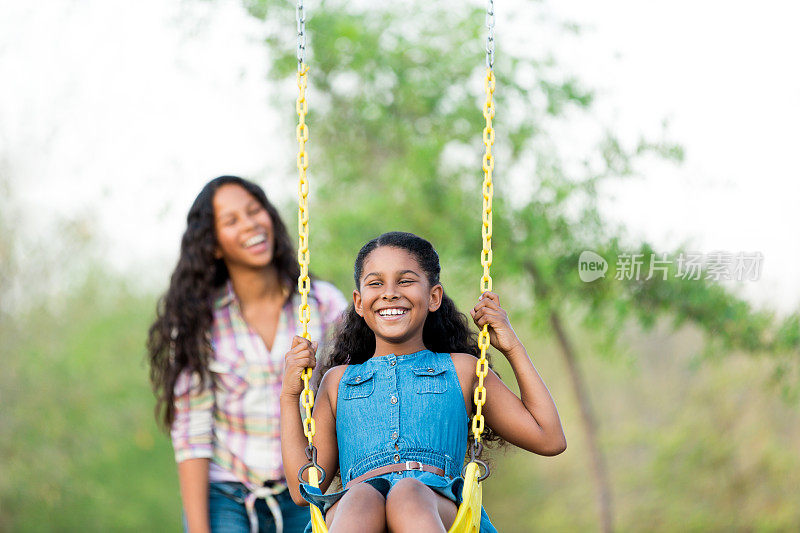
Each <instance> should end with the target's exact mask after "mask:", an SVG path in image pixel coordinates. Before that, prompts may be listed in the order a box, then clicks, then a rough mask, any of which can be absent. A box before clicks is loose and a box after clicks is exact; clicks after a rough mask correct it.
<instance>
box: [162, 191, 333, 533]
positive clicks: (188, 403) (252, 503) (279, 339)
mask: <svg viewBox="0 0 800 533" xmlns="http://www.w3.org/2000/svg"><path fill="white" fill-rule="evenodd" d="M299 273H300V268H299V266H298V264H297V258H296V254H295V251H294V247H293V246H292V241H291V239H290V237H289V234H288V232H287V231H286V226H285V225H284V224H283V222H282V221H281V219H280V217H279V215H278V212H277V211H276V209H275V208H274V207H273V206H272V204H270V203H269V201H268V200H267V197H266V195H265V194H264V191H263V190H262V189H261V188H260V187H259V186H258V185H256V184H254V183H251V182H249V181H246V180H243V179H241V178H238V177H235V176H221V177H219V178H216V179H214V180H212V181H210V182H209V183H208V184H206V186H205V187H204V188H203V190H202V191H201V192H200V194H199V195H198V196H197V198H196V199H195V201H194V203H193V204H192V207H191V208H190V210H189V215H188V217H187V227H186V231H185V233H184V234H183V239H182V242H181V253H180V258H179V259H178V264H177V266H176V267H175V271H174V272H173V273H172V277H171V280H170V286H169V289H168V290H167V292H166V294H165V295H164V296H163V298H162V299H161V301H160V302H159V306H158V310H157V317H156V320H155V322H154V323H153V325H152V326H151V327H150V332H149V339H148V350H149V353H150V379H151V382H152V385H153V389H154V391H155V393H156V395H157V397H158V404H157V406H156V412H157V416H158V418H159V419H160V420H161V421H162V422H163V424H164V426H165V427H166V428H169V429H170V433H171V437H172V443H173V447H174V449H175V460H176V462H177V463H178V477H179V479H180V487H181V497H182V499H183V508H184V516H185V521H184V524H185V527H186V529H187V530H188V531H190V532H191V533H195V532H200V533H204V532H207V531H213V532H218V531H226V532H240V531H241V532H246V531H259V530H260V531H276V532H281V531H283V532H285V533H292V532H294V531H302V530H303V528H304V527H305V525H306V523H307V522H308V518H309V516H308V510H307V509H304V508H300V507H298V506H296V505H295V504H294V503H293V502H292V499H291V497H290V495H289V492H288V491H287V490H286V483H285V477H286V476H285V474H284V471H283V464H282V461H281V448H280V444H281V443H280V401H279V396H280V391H281V383H282V379H283V362H284V361H283V354H284V353H286V352H287V351H288V350H289V348H290V346H291V341H292V338H293V337H294V336H295V335H297V334H299V331H300V324H299V321H298V320H297V318H296V314H295V311H296V308H297V304H298V302H299V295H298V293H297V278H298V275H299ZM310 296H311V297H310V298H309V305H310V306H311V307H312V309H311V316H312V317H315V318H316V320H313V322H312V323H311V324H310V325H309V334H310V336H311V340H312V341H314V342H315V343H319V342H321V341H324V339H325V337H326V334H327V333H328V332H329V330H330V329H331V326H332V324H333V322H334V321H336V320H337V319H338V318H339V315H340V314H341V312H342V311H343V310H344V309H345V307H346V302H345V300H344V297H343V296H342V294H341V293H340V292H339V291H338V290H336V288H334V287H333V286H332V285H331V284H329V283H325V282H322V281H312V284H311V295H310ZM298 408H299V407H298ZM288 475H291V476H294V475H295V473H294V472H290V473H288Z"/></svg>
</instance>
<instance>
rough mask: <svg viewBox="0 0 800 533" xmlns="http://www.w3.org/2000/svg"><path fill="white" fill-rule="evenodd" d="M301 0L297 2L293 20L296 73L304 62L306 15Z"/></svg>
mask: <svg viewBox="0 0 800 533" xmlns="http://www.w3.org/2000/svg"><path fill="white" fill-rule="evenodd" d="M304 9H305V8H304V7H303V0H297V8H296V9H295V18H296V19H297V71H298V72H299V71H301V70H302V69H303V64H304V63H305V62H306V15H305V11H304Z"/></svg>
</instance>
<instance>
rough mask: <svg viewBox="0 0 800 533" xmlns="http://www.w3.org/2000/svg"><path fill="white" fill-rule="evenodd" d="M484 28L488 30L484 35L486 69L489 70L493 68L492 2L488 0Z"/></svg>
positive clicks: (492, 0)
mask: <svg viewBox="0 0 800 533" xmlns="http://www.w3.org/2000/svg"><path fill="white" fill-rule="evenodd" d="M486 27H487V28H488V30H489V32H488V34H487V35H486V68H488V69H489V70H491V69H492V68H493V67H494V0H488V3H487V4H486Z"/></svg>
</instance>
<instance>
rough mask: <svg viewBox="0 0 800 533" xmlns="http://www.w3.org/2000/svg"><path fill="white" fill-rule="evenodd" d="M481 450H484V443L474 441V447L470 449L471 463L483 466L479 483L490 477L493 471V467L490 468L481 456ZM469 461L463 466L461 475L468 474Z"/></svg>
mask: <svg viewBox="0 0 800 533" xmlns="http://www.w3.org/2000/svg"><path fill="white" fill-rule="evenodd" d="M481 452H483V443H482V442H478V441H473V442H472V447H471V448H470V449H469V463H475V464H478V465H480V466H482V467H483V474H482V475H481V476H479V477H478V483H480V482H481V481H483V480H484V479H486V478H487V477H489V475H490V474H491V473H492V471H491V469H490V468H489V465H488V464H486V462H485V461H483V460H481V459H480V458H479V457H480V455H481ZM469 463H467V464H465V465H464V466H463V467H462V468H461V477H465V476H466V473H467V466H468V465H469Z"/></svg>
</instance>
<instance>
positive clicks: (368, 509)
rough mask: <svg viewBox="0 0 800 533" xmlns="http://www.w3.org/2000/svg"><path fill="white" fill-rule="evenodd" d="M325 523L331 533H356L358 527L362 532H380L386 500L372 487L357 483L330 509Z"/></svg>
mask: <svg viewBox="0 0 800 533" xmlns="http://www.w3.org/2000/svg"><path fill="white" fill-rule="evenodd" d="M325 522H326V523H327V524H328V528H329V529H330V530H331V531H357V530H358V529H357V528H358V527H361V530H362V531H373V530H375V531H382V530H383V528H384V527H385V523H386V500H385V498H384V497H383V495H382V494H381V493H380V492H378V491H377V490H376V489H375V488H374V487H373V486H372V485H370V484H368V483H359V484H357V485H355V486H353V487H352V488H350V489H348V491H347V493H346V494H345V495H344V496H342V499H341V500H339V501H338V502H336V504H335V505H334V506H333V507H331V509H330V510H329V511H328V513H327V514H326V516H325ZM359 524H360V526H359ZM354 528H355V529H354Z"/></svg>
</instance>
